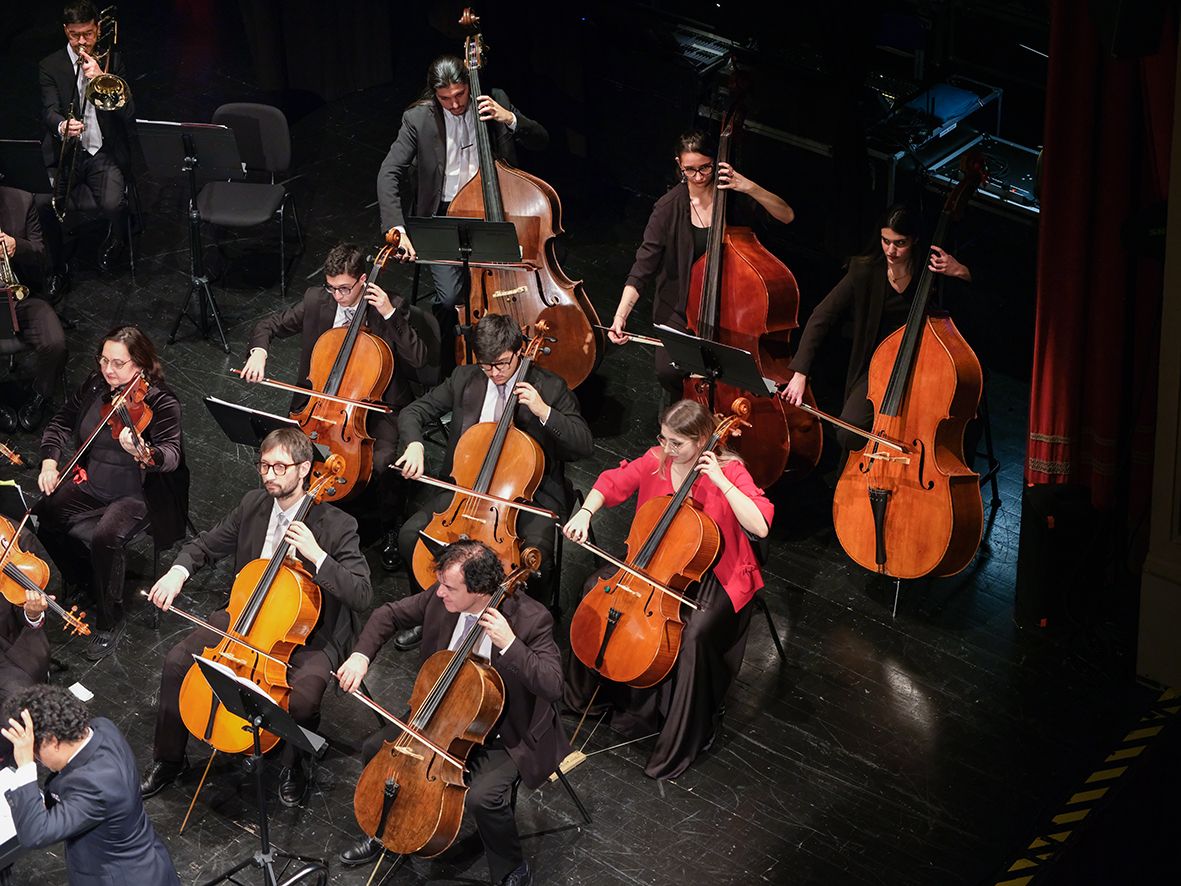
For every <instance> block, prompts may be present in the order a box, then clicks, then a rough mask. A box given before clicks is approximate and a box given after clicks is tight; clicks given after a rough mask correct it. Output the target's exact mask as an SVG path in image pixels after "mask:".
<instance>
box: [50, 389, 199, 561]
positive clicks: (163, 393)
mask: <svg viewBox="0 0 1181 886" xmlns="http://www.w3.org/2000/svg"><path fill="white" fill-rule="evenodd" d="M99 397H104V398H107V400H108V402H109V399H110V387H109V386H108V385H107V383H106V380H105V379H104V378H103V377H102V374H101V373H99V372H98V371H97V370H95V371H94V372H92V373H91V374H90V377H89V378H88V379H86V381H85V382H83V383H82V386H81V387H79V388H77V389H75V390H74V392H73V393H72V394H70V396H69V398H68V399H67V400H66V402H65V403H64V404H63V405H62V408H61V409H59V410H58V411H57V414H55V415H54V416H53V418H51V419H50V420H49V424H47V425H46V426H45V430H44V431H42V433H41V458H42V459H46V458H52V459H53V460H54V461H56V462H58V464H59V465H63V466H64V462H65V461H66V460H68V459H69V458H71V457H73V454H74V453H75V452H76V451H77V449H78V446H80V445H81V443H82V441H84V440H85V439H86V436H87V434H89V433H90V431H91V430H92V428H83V427H82V420H83V419H84V418H85V417H86V413H87V411H88V410H89V409H90V406H91V404H92V403H93V402H94V401H95V400H96V399H97V398H99ZM144 403H145V404H147V406H148V407H149V408H150V409H151V410H152V420H151V422H150V423H149V424H148V426H147V428H145V429H144V432H143V435H142V436H143V438H144V442H146V443H147V444H148V445H149V446H150V447H151V448H152V457H153V460H154V461H155V464H154V465H153V466H152V467H150V468H146V469H145V470H144V499H145V500H146V501H147V503H148V518H149V519H150V520H151V521H152V525H151V532H152V538H153V540H154V541H155V542H156V543H157V544H158V545H160V546H161V547H168V546H169V545H171V544H174V543H175V542H177V541H179V540H180V539H182V538H184V537H185V521H186V519H187V518H188V514H189V468H188V466H187V465H186V464H185V447H184V438H183V437H182V436H181V409H180V401H179V400H177V399H176V395H175V394H173V393H172V391H170V390H168V388H166V387H163V386H162V385H159V384H153V385H151V386H150V387H149V388H148V395H147V397H146V398H145V399H144ZM104 433H105V431H104ZM85 463H86V459H85V457H84V458H83V464H85Z"/></svg>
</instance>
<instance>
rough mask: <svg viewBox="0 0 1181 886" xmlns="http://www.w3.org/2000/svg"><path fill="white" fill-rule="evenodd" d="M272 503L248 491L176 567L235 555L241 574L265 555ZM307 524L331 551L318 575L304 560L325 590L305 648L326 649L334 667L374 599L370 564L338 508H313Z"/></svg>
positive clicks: (260, 492) (192, 567)
mask: <svg viewBox="0 0 1181 886" xmlns="http://www.w3.org/2000/svg"><path fill="white" fill-rule="evenodd" d="M273 505H274V499H272V498H271V496H270V495H269V494H268V493H267V491H266V490H265V489H254V490H252V491H250V492H247V493H246V494H245V495H244V496H242V501H241V502H240V503H239V504H238V507H236V508H234V510H232V511H230V513H229V514H227V515H226V516H225V517H224V518H223V519H222V521H221V522H220V523H218V524H217V525H216V526H214V527H213V528H212V529H209V530H207V531H205V532H202V533H201V534H200V535H198V536H197V537H196V538H195V539H193V540H192V541H191V542H189V543H188V544H187V545H185V546H184V547H183V548H181V550H180V553H179V554H178V555H177V558H176V561H175V564H174V565H177V566H183V567H184V568H185V569H187V570H188V572H189V574H190V575H191V574H193V573H195V572H196V571H197V570H198V569H200V568H201V567H202V566H204V565H205V564H206V563H211V562H214V561H217V560H221V559H223V558H225V557H229V556H231V555H233V557H234V572H235V574H236V573H238V572H241V571H242V567H244V566H245V565H246V564H247V563H249V562H250V561H251V560H256V559H258V555H259V553H260V552H261V551H262V546H263V543H264V542H265V541H266V532H267V524H268V523H269V521H270V519H271V508H272V507H273ZM304 522H305V523H306V524H307V527H308V529H310V530H311V532H312V535H314V536H315V537H316V543H317V544H319V545H320V547H322V548H323V549H324V550H325V551H327V552H328V556H327V557H326V558H324V562H323V563H322V564H321V566H320V569H319V570H318V571H317V569H316V567H315V565H314V564H312V563H309V562H308V561H307V560H304V559H303V558H300V562H301V563H303V566H304V568H306V569H307V571H308V573H309V574H310V575H311V576H312V578H313V580H314V581H315V582H316V584H317V585H318V586H319V588H320V590H321V591H323V592H324V593H322V594H321V595H320V621H319V624H317V625H316V627H315V628H313V630H312V633H311V634H310V635H309V636H308V641H307V647H308V648H309V649H323V650H325V651H326V652H327V653H328V656H329V658H330V659H332V662H333V666H335V665H336V664H339V663H340V661H341V660H342V659H343V657H344V654H345V653H346V652H347V651H348V650H349V649H351V648H352V645H353V640H354V638H355V637H356V634H357V632H356V628H357V625H356V622H355V619H354V613H360V612H361V611H362V610H364V609H367V608H368V607H369V604H370V602H371V601H372V599H373V590H372V588H371V587H370V584H369V563H368V562H367V561H366V560H365V557H364V555H363V554H362V553H361V542H360V539H359V538H358V537H357V521H356V520H355V519H354V518H353V517H351V516H350V515H348V514H346V513H345V512H344V511H342V510H341V509H340V508H331V507H327V506H325V505H312V508H311V510H310V511H309V512H308V516H307V519H306V520H304Z"/></svg>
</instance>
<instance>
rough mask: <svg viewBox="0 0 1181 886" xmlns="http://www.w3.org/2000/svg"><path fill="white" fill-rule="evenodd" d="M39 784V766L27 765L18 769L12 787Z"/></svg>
mask: <svg viewBox="0 0 1181 886" xmlns="http://www.w3.org/2000/svg"><path fill="white" fill-rule="evenodd" d="M36 783H37V764H36V763H35V762H34V763H26V764H25V765H24V766H17V767H16V775H14V776H13V777H12V782H11V784H12V787H14V788H19V787H23V786H24V785H27V784H36Z"/></svg>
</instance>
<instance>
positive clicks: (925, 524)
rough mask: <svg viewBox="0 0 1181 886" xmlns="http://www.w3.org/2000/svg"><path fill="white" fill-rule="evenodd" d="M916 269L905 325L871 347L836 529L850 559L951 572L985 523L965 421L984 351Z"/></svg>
mask: <svg viewBox="0 0 1181 886" xmlns="http://www.w3.org/2000/svg"><path fill="white" fill-rule="evenodd" d="M961 168H962V173H963V174H962V176H961V181H960V184H959V185H958V186H957V187H956V189H955V190H954V191H953V192H952V193H951V195H950V196H949V197H948V199H947V204H946V205H945V207H944V209H943V212H942V213H941V214H940V217H939V223H938V225H937V227H936V231H935V235H934V237H932V241H931V242H932V245H935V246H941V245H942V243H943V241H944V239H945V236H946V233H947V228H948V225H949V224H950V222H951V219H952V217H953V216H955V215H958V213H959V211H960V210H961V209H962V206H963V204H964V203H966V202H967V199H968V198H969V197H970V196H971V194H972V192H974V191H975V189H976V188H977V187H978V186H979V183H980V181H981V178H982V175H983V163H982V161H979V160H978V159H975V158H972V157H966V158H965V161H964V165H963V166H962V167H961ZM915 260H917V261H921V262H922V266H923V272H922V277H921V278H920V280H919V285H918V289H917V290H916V292H915V295H914V300H913V302H912V303H911V307H910V313H909V315H908V316H907V320H906V325H905V326H903V327H902V328H901V329H897V330H895V331H894V332H893V333H891V334H890V335H889V336H888V337H887V338H886V339H885V340H884V341H883V342H882V343H881V344H880V345H878V348H877V350H876V351H874V355H873V359H872V360H871V361H870V365H869V384H868V390H867V397H868V399H869V400H871V401H872V402H873V404H874V419H873V430H874V431H875V432H876V433H877V434H879V435H880V436H882V437H887V438H889V439H891V440H895V441H897V442H898V443H900V444H902V446H903V447H904V451H902V452H897V451H895V450H891V449H889V448H888V447H885V446H882V445H881V444H880V443H878V442H876V441H871V442H869V443H867V444H866V446H865V448H864V449H863V450H861V451H860V452H856V451H855V452H851V453H850V454H849V458H848V460H847V461H846V462H845V466H844V468H843V469H842V470H841V476H840V479H839V480H838V481H837V487H836V490H835V492H834V494H833V505H832V515H833V524H834V527H835V529H836V534H837V538H838V539H839V540H840V542H841V546H842V547H843V548H844V549H845V552H846V553H848V555H849V556H850V558H852V559H853V560H854V561H855V562H857V563H859V564H860V565H861V566H864V567H865V568H866V569H870V570H872V571H874V572H878V573H881V574H884V575H889V576H892V577H894V578H920V577H922V576H925V575H932V576H947V575H954V574H955V573H957V572H959V571H960V570H961V569H963V568H964V567H965V566H967V565H968V563H970V562H971V560H972V558H973V557H974V556H975V554H976V551H977V550H978V549H979V547H980V538H981V534H982V532H983V528H984V507H983V501H982V500H981V497H980V477H979V475H978V474H976V473H975V472H974V471H972V470H971V469H970V468H969V467H968V466H967V463H966V462H965V460H964V429H965V427H966V426H967V423H968V422H969V421H970V420H971V419H972V417H973V416H974V415H975V414H976V409H977V407H978V405H979V403H980V393H981V390H982V384H983V375H982V372H981V369H980V361H979V360H978V359H977V358H976V355H975V353H973V351H972V349H971V348H970V347H969V346H968V343H967V342H966V341H964V338H963V336H962V335H960V333H959V330H957V329H956V328H955V324H954V323H952V322H951V319H950V318H948V317H945V316H930V315H928V313H927V305H928V302H929V300H930V293H931V287H932V283H933V280H934V274H933V273H932V272H931V270H930V268H929V267H928V266H927V261H926V256H925V255H924V256H919V257H917V258H916V259H915Z"/></svg>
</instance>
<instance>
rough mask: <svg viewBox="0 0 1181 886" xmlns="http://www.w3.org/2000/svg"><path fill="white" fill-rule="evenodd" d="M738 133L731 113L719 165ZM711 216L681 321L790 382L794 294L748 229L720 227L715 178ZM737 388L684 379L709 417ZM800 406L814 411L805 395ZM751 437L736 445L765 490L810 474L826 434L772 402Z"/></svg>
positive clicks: (789, 278) (722, 208)
mask: <svg viewBox="0 0 1181 886" xmlns="http://www.w3.org/2000/svg"><path fill="white" fill-rule="evenodd" d="M741 128H742V115H741V112H740V111H739V110H738V109H737V108H735V109H731V111H730V112H729V114H728V115H727V116H726V117H725V119H724V120H723V124H722V131H721V136H720V138H719V140H718V156H717V162H718V163H729V162H730V157H731V147H732V141H733V137H734V135H735V133H736V132H737V131H739V130H740V129H741ZM713 190H714V202H713V217H712V219H711V221H710V226H709V236H708V240H707V244H708V245H707V247H706V250H705V254H704V255H703V256H701V257H700V258H699V259H697V261H696V262H695V263H694V265H693V269H692V273H691V276H690V280H689V294H688V301H687V303H686V307H685V316H686V320H687V322H688V326H689V328H690V330H691V331H692V332H693V333H695V334H696V335H697V336H698V337H699V338H703V339H706V340H708V341H715V342H719V343H721V344H725V345H730V346H731V347H736V348H741V349H742V350H744V351H749V352H750V354H751V356H753V357H754V360H755V363H756V365H758V367H759V374H760V375H762V376H763V377H764V378H769V379H771V380H773V381H777V382H780V383H783V382H786V381H787V380H788V379H790V378H791V376H792V374H793V373H792V370H791V359H790V358H791V332H792V330H793V329H795V328H797V327H798V326H799V304H800V290H799V286H798V285H797V284H796V279H795V276H794V275H793V274H792V272H791V271H790V270H789V269H788V267H787V265H785V264H784V263H783V262H781V261H780V260H779V259H778V258H776V257H775V256H774V255H772V254H771V253H770V252H768V251H767V249H766V247H764V246H763V244H761V243H760V242H759V240H758V238H757V237H756V236H755V234H754V231H752V230H751V229H750V228H744V227H736V226H734V225H727V224H726V203H727V195H728V194H729V190H728V189H726V188H719V187H718V180H717V176H716V175H715V177H714V184H713ZM744 393H746V392H744V391H743V390H742V389H741V388H737V387H734V386H733V385H730V384H726V383H724V382H716V381H712V380H709V381H705V380H702V379H698V378H689V379H686V380H685V397H686V398H687V399H689V400H695V401H696V402H698V403H700V404H702V405H703V406H705V407H706V408H707V409H708V410H710V412H713V411H714V403H716V402H721V403H729V402H732V401H733V400H734V399H736V398H738V397H741V396H743V394H744ZM805 401H806V402H807V404H808V405H810V406H815V405H816V401H815V399H814V398H813V397H812V391H811V389H810V388H809V389H808V390H807V391H806V393H805ZM748 421H749V422H750V425H751V431H750V433H747V434H743V435H742V437H741V438H740V439H738V440H737V441H735V444H734V450H735V451H736V452H737V453H738V454H739V455H741V456H742V458H743V460H744V461H745V462H746V466H747V468H748V469H749V470H750V474H751V476H752V477H753V478H754V481H755V483H757V484H758V485H759V486H761V487H763V488H768V487H770V486H771V485H773V484H774V483H775V482H776V481H777V480H779V479H780V478H781V477H782V476H783V475H784V473H785V472H787V471H791V472H792V474H793V475H796V476H802V475H803V474H805V473H807V472H808V471H810V470H811V469H812V468H814V467H816V463H817V462H818V461H819V460H820V451H821V449H822V448H823V445H824V432H823V429H822V427H821V425H820V423H819V422H818V421H817V420H816V418H815V417H814V416H813V415H811V414H809V413H808V411H807V410H802V409H800V408H799V407H796V406H792V405H790V404H787V403H784V402H783V401H782V400H781V399H780V398H778V397H758V398H756V399H755V400H754V401H753V402H752V403H751V413H750V416H749V418H748Z"/></svg>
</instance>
